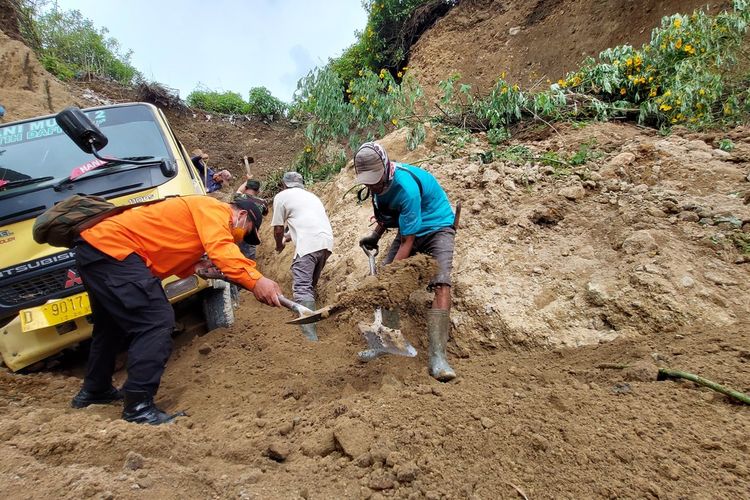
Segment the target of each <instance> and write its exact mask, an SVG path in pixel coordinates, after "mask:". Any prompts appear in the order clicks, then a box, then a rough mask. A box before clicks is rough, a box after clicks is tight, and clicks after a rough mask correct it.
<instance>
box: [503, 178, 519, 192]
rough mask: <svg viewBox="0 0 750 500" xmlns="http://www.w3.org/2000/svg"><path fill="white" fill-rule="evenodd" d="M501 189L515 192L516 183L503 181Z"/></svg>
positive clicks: (507, 180)
mask: <svg viewBox="0 0 750 500" xmlns="http://www.w3.org/2000/svg"><path fill="white" fill-rule="evenodd" d="M503 187H504V188H505V189H507V190H508V191H515V190H516V183H515V182H513V179H505V180H504V181H503Z"/></svg>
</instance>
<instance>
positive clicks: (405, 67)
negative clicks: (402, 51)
mask: <svg viewBox="0 0 750 500" xmlns="http://www.w3.org/2000/svg"><path fill="white" fill-rule="evenodd" d="M407 69H409V66H404V67H403V68H401V71H406V70H407Z"/></svg>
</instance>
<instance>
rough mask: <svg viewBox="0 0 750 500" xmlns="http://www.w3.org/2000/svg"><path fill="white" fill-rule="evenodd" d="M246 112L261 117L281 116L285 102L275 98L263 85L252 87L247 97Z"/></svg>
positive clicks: (284, 109)
mask: <svg viewBox="0 0 750 500" xmlns="http://www.w3.org/2000/svg"><path fill="white" fill-rule="evenodd" d="M247 109H248V113H250V114H251V115H257V116H263V117H267V116H270V117H277V116H283V115H284V112H285V111H286V104H284V103H283V102H281V100H279V99H277V98H276V97H274V96H273V95H271V92H270V91H269V90H268V89H267V88H265V87H253V88H251V89H250V93H249V97H248V107H247Z"/></svg>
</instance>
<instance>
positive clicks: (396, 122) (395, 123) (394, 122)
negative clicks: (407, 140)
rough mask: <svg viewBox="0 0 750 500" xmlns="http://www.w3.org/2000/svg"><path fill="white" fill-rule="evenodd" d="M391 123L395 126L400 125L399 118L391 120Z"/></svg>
mask: <svg viewBox="0 0 750 500" xmlns="http://www.w3.org/2000/svg"><path fill="white" fill-rule="evenodd" d="M391 123H392V124H393V125H394V126H395V125H398V120H397V119H395V118H394V119H393V120H391Z"/></svg>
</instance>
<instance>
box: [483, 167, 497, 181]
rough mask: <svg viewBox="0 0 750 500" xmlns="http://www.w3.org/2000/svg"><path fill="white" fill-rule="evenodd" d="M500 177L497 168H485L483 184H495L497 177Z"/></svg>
mask: <svg viewBox="0 0 750 500" xmlns="http://www.w3.org/2000/svg"><path fill="white" fill-rule="evenodd" d="M499 177H500V174H499V173H498V172H496V171H495V170H492V169H491V168H486V169H485V170H484V173H483V174H482V184H484V185H487V184H494V183H495V182H497V179H498V178H499Z"/></svg>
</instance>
